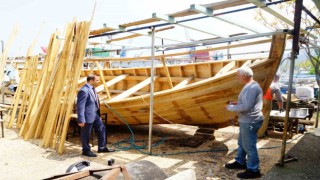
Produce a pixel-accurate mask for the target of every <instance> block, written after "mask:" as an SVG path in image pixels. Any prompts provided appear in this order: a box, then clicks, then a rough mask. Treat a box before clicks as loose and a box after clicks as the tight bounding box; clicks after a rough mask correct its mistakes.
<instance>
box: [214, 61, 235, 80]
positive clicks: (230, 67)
mask: <svg viewBox="0 0 320 180" xmlns="http://www.w3.org/2000/svg"><path fill="white" fill-rule="evenodd" d="M235 65H236V63H235V61H231V62H229V63H228V64H227V65H225V66H223V68H221V69H220V71H219V72H217V74H216V75H215V76H214V77H219V76H223V75H224V74H225V73H227V72H228V71H230V70H231V69H232V68H234V67H235Z"/></svg>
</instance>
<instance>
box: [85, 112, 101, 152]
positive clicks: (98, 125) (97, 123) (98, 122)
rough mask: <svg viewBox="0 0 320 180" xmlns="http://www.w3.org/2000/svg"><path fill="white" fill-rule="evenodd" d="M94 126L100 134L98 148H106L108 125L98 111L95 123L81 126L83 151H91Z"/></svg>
mask: <svg viewBox="0 0 320 180" xmlns="http://www.w3.org/2000/svg"><path fill="white" fill-rule="evenodd" d="M92 128H93V129H94V130H95V131H96V133H97V134H98V149H104V148H105V147H106V144H107V138H106V127H105V126H104V124H103V123H102V120H101V118H100V116H99V115H98V113H97V115H96V119H95V121H93V123H85V125H84V127H83V128H81V142H82V151H83V152H87V151H90V145H89V139H90V134H91V131H92Z"/></svg>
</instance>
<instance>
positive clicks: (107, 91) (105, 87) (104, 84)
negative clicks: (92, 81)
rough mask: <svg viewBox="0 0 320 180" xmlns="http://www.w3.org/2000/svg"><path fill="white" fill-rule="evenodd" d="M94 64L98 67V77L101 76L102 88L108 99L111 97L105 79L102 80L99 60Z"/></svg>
mask: <svg viewBox="0 0 320 180" xmlns="http://www.w3.org/2000/svg"><path fill="white" fill-rule="evenodd" d="M96 65H97V67H98V69H99V74H100V77H102V78H101V80H102V84H103V87H104V90H105V91H106V93H107V96H108V99H111V96H110V93H109V89H108V86H107V85H106V82H105V80H104V75H103V72H102V67H101V66H100V64H99V62H96Z"/></svg>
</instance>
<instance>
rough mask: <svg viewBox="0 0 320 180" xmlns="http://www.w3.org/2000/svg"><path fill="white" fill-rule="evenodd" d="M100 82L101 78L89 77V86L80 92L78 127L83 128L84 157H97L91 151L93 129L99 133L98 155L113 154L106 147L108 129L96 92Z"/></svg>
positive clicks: (86, 85)
mask: <svg viewBox="0 0 320 180" xmlns="http://www.w3.org/2000/svg"><path fill="white" fill-rule="evenodd" d="M99 82H100V77H99V76H95V75H89V76H88V77H87V84H85V85H84V86H83V87H82V88H81V89H80V91H79V93H78V97H77V113H78V125H79V126H80V127H81V142H82V155H85V156H88V157H97V155H96V154H94V153H93V152H92V151H91V150H90V145H89V137H90V133H91V131H92V128H94V129H95V130H96V132H97V133H98V153H106V152H113V151H114V150H112V149H108V148H107V147H106V144H107V140H106V128H105V126H104V124H103V123H102V120H101V118H100V101H99V97H98V94H97V92H96V90H95V86H97V85H98V84H99Z"/></svg>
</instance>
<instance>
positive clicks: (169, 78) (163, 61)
mask: <svg viewBox="0 0 320 180" xmlns="http://www.w3.org/2000/svg"><path fill="white" fill-rule="evenodd" d="M161 62H162V65H163V68H164V70H165V72H166V76H167V78H168V83H169V87H170V88H173V84H172V80H171V77H170V72H169V69H168V67H167V65H166V61H165V59H164V58H161Z"/></svg>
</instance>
